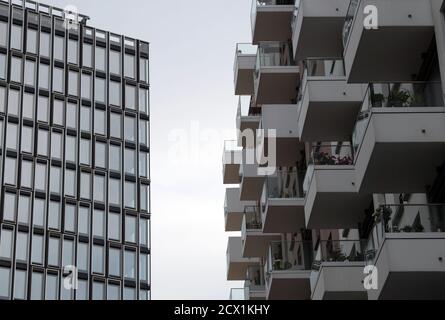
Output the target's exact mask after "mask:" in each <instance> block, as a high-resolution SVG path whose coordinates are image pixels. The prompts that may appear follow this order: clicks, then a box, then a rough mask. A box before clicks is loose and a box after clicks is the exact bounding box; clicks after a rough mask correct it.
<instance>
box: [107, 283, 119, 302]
mask: <svg viewBox="0 0 445 320" xmlns="http://www.w3.org/2000/svg"><path fill="white" fill-rule="evenodd" d="M120 298H121V286H120V285H119V284H115V283H110V282H109V283H108V291H107V300H108V301H117V300H120Z"/></svg>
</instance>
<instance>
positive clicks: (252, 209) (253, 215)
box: [244, 206, 263, 231]
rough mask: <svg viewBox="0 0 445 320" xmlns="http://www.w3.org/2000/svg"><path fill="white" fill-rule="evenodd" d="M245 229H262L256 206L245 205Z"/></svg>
mask: <svg viewBox="0 0 445 320" xmlns="http://www.w3.org/2000/svg"><path fill="white" fill-rule="evenodd" d="M244 219H245V225H246V230H253V231H258V230H262V229H263V222H262V220H261V215H260V213H259V211H258V207H257V206H246V207H245V209H244Z"/></svg>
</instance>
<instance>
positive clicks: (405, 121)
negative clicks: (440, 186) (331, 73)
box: [353, 82, 445, 193]
mask: <svg viewBox="0 0 445 320" xmlns="http://www.w3.org/2000/svg"><path fill="white" fill-rule="evenodd" d="M444 123H445V107H444V102H443V98H442V86H441V84H440V82H411V83H371V84H370V86H369V90H368V92H367V95H366V98H365V101H364V103H363V107H362V112H361V113H360V115H359V118H358V120H357V124H356V127H355V130H354V133H353V144H354V154H355V158H356V159H355V171H356V183H357V186H358V187H359V191H360V192H361V193H401V192H405V193H424V192H425V191H426V190H427V188H428V186H431V185H432V184H433V182H434V179H435V177H436V175H437V168H438V167H440V166H441V165H442V164H443V162H444V161H445V126H444V125H443V124H444Z"/></svg>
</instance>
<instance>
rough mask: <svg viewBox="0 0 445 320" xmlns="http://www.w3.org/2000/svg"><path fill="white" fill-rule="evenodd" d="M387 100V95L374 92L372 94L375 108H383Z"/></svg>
mask: <svg viewBox="0 0 445 320" xmlns="http://www.w3.org/2000/svg"><path fill="white" fill-rule="evenodd" d="M383 102H385V96H384V95H383V94H381V93H373V94H372V96H371V103H372V107H373V108H382V107H383Z"/></svg>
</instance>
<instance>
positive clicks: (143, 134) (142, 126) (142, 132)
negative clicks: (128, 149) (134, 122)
mask: <svg viewBox="0 0 445 320" xmlns="http://www.w3.org/2000/svg"><path fill="white" fill-rule="evenodd" d="M148 135H149V129H148V121H145V120H140V121H139V143H140V144H142V145H144V146H148V145H149V143H148V141H149V137H148Z"/></svg>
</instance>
